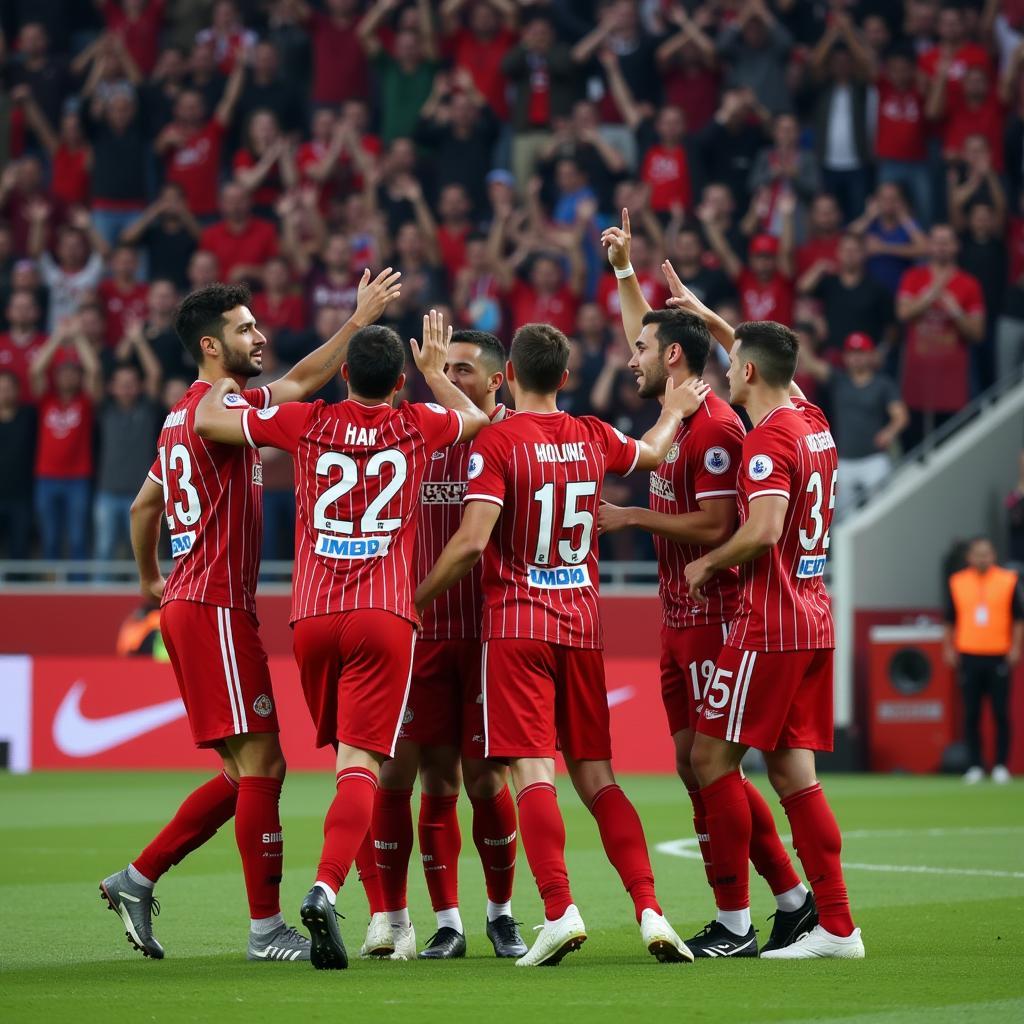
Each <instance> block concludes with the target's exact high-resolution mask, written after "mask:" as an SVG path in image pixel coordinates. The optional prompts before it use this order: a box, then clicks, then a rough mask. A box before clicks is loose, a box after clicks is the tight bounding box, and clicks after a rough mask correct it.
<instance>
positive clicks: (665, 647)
mask: <svg viewBox="0 0 1024 1024" xmlns="http://www.w3.org/2000/svg"><path fill="white" fill-rule="evenodd" d="M728 632H729V624H728V623H721V622H719V623H715V624H714V625H712V626H686V627H685V628H683V629H673V628H672V627H671V626H662V627H661V702H662V703H663V704H664V705H665V714H666V715H668V731H669V733H670V734H671V735H672V736H674V735H675V734H676V733H677V732H679V731H680V730H682V729H692V728H694V726H695V725H696V724H697V719H698V718H699V717H700V706H701V701H702V700H703V696H704V691H705V690H706V689H707V687H708V684H709V683H710V682H711V677H712V676H713V675H714V674H715V662H716V661H718V656H719V654H721V652H722V644H723V643H724V642H725V638H726V636H727V634H728Z"/></svg>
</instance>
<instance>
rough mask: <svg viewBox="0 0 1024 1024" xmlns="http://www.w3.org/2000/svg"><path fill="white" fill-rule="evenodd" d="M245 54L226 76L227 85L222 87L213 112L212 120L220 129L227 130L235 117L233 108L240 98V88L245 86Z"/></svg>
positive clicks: (241, 55) (236, 61) (237, 59)
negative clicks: (222, 92)
mask: <svg viewBox="0 0 1024 1024" xmlns="http://www.w3.org/2000/svg"><path fill="white" fill-rule="evenodd" d="M246 56H247V55H246V54H239V55H238V57H237V58H236V60H235V66H234V67H233V68H232V69H231V74H230V75H229V76H228V84H227V85H226V86H225V87H224V95H223V96H222V97H221V99H220V103H218V104H217V109H216V110H215V111H214V112H213V119H214V120H215V121H216V122H217V123H218V124H219V125H220V126H221V127H222V128H227V127H228V126H229V125H230V124H231V119H232V118H233V117H234V116H235V107H237V106H238V101H239V99H240V98H241V96H242V88H243V86H244V85H245V64H246Z"/></svg>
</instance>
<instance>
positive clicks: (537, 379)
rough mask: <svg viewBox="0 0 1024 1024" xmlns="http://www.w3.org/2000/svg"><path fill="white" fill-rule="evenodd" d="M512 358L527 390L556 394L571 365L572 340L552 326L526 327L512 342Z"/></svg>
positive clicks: (534, 325)
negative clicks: (570, 348) (570, 341)
mask: <svg viewBox="0 0 1024 1024" xmlns="http://www.w3.org/2000/svg"><path fill="white" fill-rule="evenodd" d="M509 358H510V359H511V360H512V369H514V370H515V372H516V380H517V381H519V386H520V387H521V388H522V389H523V390H524V391H532V392H533V393H534V394H539V395H550V394H554V393H555V392H556V391H557V390H558V385H559V384H561V382H562V374H564V373H565V371H566V369H567V368H568V366H569V339H568V338H567V337H566V336H565V335H564V334H563V333H562V332H561V331H560V330H559V329H558V328H557V327H552V326H551V324H523V326H522V327H520V328H519V330H518V331H516V333H515V337H514V338H513V339H512V347H511V349H510V350H509Z"/></svg>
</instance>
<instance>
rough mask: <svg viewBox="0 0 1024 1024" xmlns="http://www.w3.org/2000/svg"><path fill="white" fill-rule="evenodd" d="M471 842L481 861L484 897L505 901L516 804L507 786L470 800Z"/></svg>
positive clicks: (509, 886)
mask: <svg viewBox="0 0 1024 1024" xmlns="http://www.w3.org/2000/svg"><path fill="white" fill-rule="evenodd" d="M473 842H474V843H475V844H476V849H477V852H478V853H479V854H480V863H481V865H483V869H484V881H485V882H486V883H487V898H488V899H489V900H490V901H491V902H492V903H508V902H509V901H510V900H511V899H512V882H513V880H514V878H515V873H516V807H515V804H514V803H513V802H512V794H511V793H510V792H509V790H508V786H504V787H503V788H502V790H501V792H500V793H498V794H497V796H493V797H489V798H488V799H486V800H474V801H473Z"/></svg>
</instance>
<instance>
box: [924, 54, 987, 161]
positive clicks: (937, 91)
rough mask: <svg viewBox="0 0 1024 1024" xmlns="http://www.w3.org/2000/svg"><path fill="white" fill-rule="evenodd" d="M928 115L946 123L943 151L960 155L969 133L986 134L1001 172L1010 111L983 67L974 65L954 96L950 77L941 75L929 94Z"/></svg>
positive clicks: (952, 154)
mask: <svg viewBox="0 0 1024 1024" xmlns="http://www.w3.org/2000/svg"><path fill="white" fill-rule="evenodd" d="M928 116H929V117H930V118H931V119H932V120H934V121H939V122H941V124H942V154H943V156H944V157H945V158H946V159H947V160H951V159H953V158H954V157H956V156H957V155H958V154H959V153H960V150H961V149H962V148H963V144H964V140H965V139H966V138H967V137H968V136H969V135H984V136H985V138H986V139H988V144H989V149H990V150H991V153H992V163H993V166H994V167H995V169H996V170H997V171H1000V172H1001V171H1002V169H1003V135H1004V122H1005V120H1006V114H1005V111H1004V109H1003V105H1002V104H1001V103H1000V102H999V97H998V96H997V95H996V93H995V90H994V89H993V88H992V83H991V81H990V80H989V74H988V72H987V71H986V70H984V69H983V68H976V67H970V68H968V69H967V72H966V74H965V75H964V78H963V82H962V83H961V88H960V90H959V93H958V94H957V95H954V94H953V92H952V90H951V89H950V88H949V83H948V80H947V79H945V78H943V77H942V76H941V75H940V76H937V77H936V78H935V79H934V81H933V83H932V87H931V89H930V90H929V93H928Z"/></svg>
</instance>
